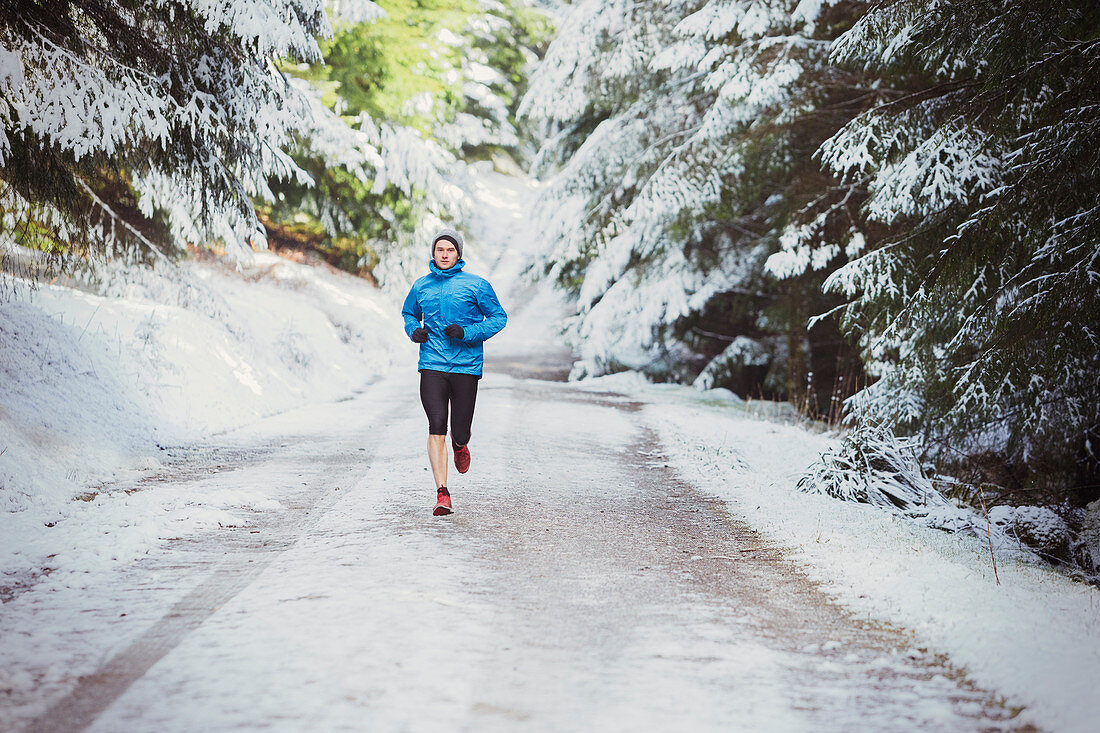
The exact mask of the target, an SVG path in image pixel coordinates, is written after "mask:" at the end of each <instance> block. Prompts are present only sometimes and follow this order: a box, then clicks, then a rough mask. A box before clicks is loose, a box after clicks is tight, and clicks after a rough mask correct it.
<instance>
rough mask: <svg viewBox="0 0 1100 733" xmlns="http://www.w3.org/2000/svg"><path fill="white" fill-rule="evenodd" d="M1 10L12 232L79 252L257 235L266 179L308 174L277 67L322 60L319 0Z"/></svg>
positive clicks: (241, 241) (28, 2) (0, 116)
mask: <svg viewBox="0 0 1100 733" xmlns="http://www.w3.org/2000/svg"><path fill="white" fill-rule="evenodd" d="M364 5H371V3H366V4H362V3H361V4H360V7H363V6H364ZM2 9H3V12H2V13H0V176H2V182H0V207H2V209H3V211H4V212H5V215H4V222H3V225H2V234H3V235H4V236H5V238H6V239H11V238H15V239H17V240H19V241H22V242H23V243H26V244H32V245H35V246H39V247H44V248H50V249H53V250H54V251H80V252H84V253H92V252H103V251H109V250H110V249H111V248H112V247H114V246H116V245H119V244H121V245H122V246H123V247H124V248H136V249H139V250H145V251H151V250H153V249H156V248H157V245H155V244H154V243H153V241H152V239H151V237H150V236H148V235H151V234H152V231H151V230H153V229H159V232H160V234H162V235H163V234H166V233H167V232H168V231H170V232H171V233H173V234H174V235H176V236H178V237H179V238H181V239H183V240H184V241H202V242H205V241H206V240H207V239H209V238H212V237H217V238H221V239H222V240H223V241H224V242H225V243H226V244H227V245H228V246H247V244H249V243H253V242H256V240H257V239H259V240H261V241H262V233H261V230H260V229H259V227H258V224H257V222H256V219H255V216H254V214H253V210H252V206H251V202H250V196H254V195H265V194H267V193H269V189H268V187H267V178H268V176H270V175H277V176H284V177H294V176H297V177H299V178H304V177H305V173H304V172H303V171H301V169H299V168H298V167H297V166H296V165H295V164H294V163H293V161H292V160H291V159H290V158H289V156H287V155H286V154H285V152H283V150H284V147H285V145H286V144H287V142H288V136H289V133H290V130H291V129H292V127H293V124H294V120H296V119H298V118H300V117H301V115H302V114H303V108H304V102H303V100H302V99H301V98H300V97H299V96H298V95H295V94H294V93H293V90H292V89H291V88H290V86H289V85H288V84H287V80H286V79H285V78H284V77H283V76H282V75H281V74H280V73H278V72H277V71H276V69H275V67H274V66H273V63H274V62H277V61H279V60H282V59H294V60H300V61H316V60H319V59H320V49H319V48H318V45H317V41H316V38H317V36H324V35H327V34H329V33H330V32H331V29H330V26H329V21H328V19H327V17H326V14H325V9H324V3H323V2H322V0H234V1H233V2H227V3H190V2H182V1H176V0H164V1H162V2H154V3H150V2H142V1H139V0H111V2H105V1H104V0H82V1H81V2H72V0H50V2H36V1H34V0H19V1H15V0H8V1H7V2H4V3H3V5H2ZM134 191H137V192H138V193H139V194H140V198H139V197H136V196H135V195H134ZM158 209H161V210H164V211H165V212H166V216H162V217H160V218H159V225H158V224H157V223H156V222H154V221H153V217H154V214H155V211H156V210H158ZM153 238H158V239H159V237H153Z"/></svg>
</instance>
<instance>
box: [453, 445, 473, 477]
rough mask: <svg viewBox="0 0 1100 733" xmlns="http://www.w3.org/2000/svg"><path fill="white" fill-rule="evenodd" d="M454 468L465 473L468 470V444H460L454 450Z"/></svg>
mask: <svg viewBox="0 0 1100 733" xmlns="http://www.w3.org/2000/svg"><path fill="white" fill-rule="evenodd" d="M455 468H457V469H458V472H459V473H466V472H467V471H469V470H470V448H469V446H465V445H464V446H462V447H461V448H459V449H457V450H455Z"/></svg>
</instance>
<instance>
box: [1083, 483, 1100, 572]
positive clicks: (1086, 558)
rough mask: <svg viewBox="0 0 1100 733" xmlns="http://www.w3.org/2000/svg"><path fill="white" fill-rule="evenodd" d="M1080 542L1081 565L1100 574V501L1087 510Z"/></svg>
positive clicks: (1089, 506)
mask: <svg viewBox="0 0 1100 733" xmlns="http://www.w3.org/2000/svg"><path fill="white" fill-rule="evenodd" d="M1079 541H1080V544H1081V545H1082V547H1081V552H1080V558H1081V560H1082V563H1081V564H1082V565H1084V566H1085V567H1086V568H1087V569H1089V570H1092V571H1093V572H1100V499H1097V500H1096V501H1094V502H1092V503H1091V504H1089V505H1088V506H1087V507H1086V508H1085V521H1084V523H1083V525H1082V527H1081V536H1080V538H1079Z"/></svg>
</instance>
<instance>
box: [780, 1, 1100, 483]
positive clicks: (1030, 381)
mask: <svg viewBox="0 0 1100 733" xmlns="http://www.w3.org/2000/svg"><path fill="white" fill-rule="evenodd" d="M1098 21H1100V9H1098V7H1097V6H1096V4H1095V3H1091V2H1072V3H1063V4H1058V6H1057V7H1046V6H1044V7H1043V8H1038V7H1035V6H1034V5H1033V4H1032V3H1028V2H1004V3H997V4H994V5H990V6H985V5H976V4H973V3H966V2H915V1H914V2H898V3H884V4H880V5H876V6H874V7H873V8H872V9H871V10H870V12H868V13H867V14H866V15H864V16H863V17H862V18H861V19H860V20H859V22H857V23H856V24H855V25H854V26H853V27H852V29H851V30H849V31H848V32H847V33H845V34H844V35H843V36H842V37H841V38H840V39H838V41H837V43H836V45H835V47H834V48H833V50H832V56H831V58H832V60H833V61H834V62H836V63H838V64H844V65H847V66H858V67H862V68H864V69H867V70H868V71H871V72H874V73H877V74H880V75H882V77H883V80H884V81H883V84H882V85H881V87H880V88H879V90H878V94H879V95H880V104H879V105H878V106H876V107H875V108H873V109H871V110H869V111H867V112H866V113H864V114H862V115H860V116H859V117H857V118H855V119H854V120H852V121H851V122H850V123H848V124H847V125H845V127H844V128H843V129H841V130H840V131H839V132H838V133H837V134H836V135H835V136H834V137H832V138H831V139H830V140H828V141H827V142H826V143H825V144H824V145H823V146H822V148H821V151H820V158H821V160H822V162H823V163H824V164H825V165H826V166H827V167H828V168H829V169H830V170H832V171H833V172H834V173H835V174H837V175H839V176H841V177H843V178H844V179H845V180H846V181H849V182H857V181H858V182H860V185H865V186H866V189H867V191H868V193H869V198H868V200H867V201H866V203H865V205H864V211H865V214H866V216H867V217H868V219H870V220H871V221H872V222H880V223H882V224H886V225H891V226H892V227H894V232H895V234H894V235H893V236H890V237H887V239H886V241H885V243H883V244H882V245H881V246H877V247H875V248H873V249H872V250H871V251H866V252H862V253H861V252H859V251H858V250H857V251H853V252H851V253H850V255H852V256H853V257H854V256H856V255H859V256H858V257H856V258H855V259H853V261H851V262H850V263H848V264H847V265H845V266H844V267H842V268H841V269H839V270H838V271H836V272H833V273H832V274H831V275H830V276H829V278H828V280H827V281H826V287H827V288H828V289H830V290H832V291H834V292H836V293H838V294H841V295H843V296H844V297H845V298H846V299H848V300H849V301H850V302H849V305H848V306H847V307H846V308H845V310H844V318H845V323H846V324H847V326H848V327H849V328H850V329H851V330H852V331H853V332H854V333H858V334H859V335H860V336H861V339H862V341H861V343H862V347H863V350H864V354H865V357H864V358H865V362H866V364H867V365H868V368H869V369H870V370H871V372H872V373H873V374H874V375H875V376H877V377H879V380H878V381H877V382H876V383H875V384H874V385H872V386H871V387H869V388H868V389H867V390H865V391H863V392H862V393H860V394H859V395H857V396H856V397H855V398H853V399H852V400H851V402H850V404H851V407H852V408H853V409H854V410H855V412H856V415H857V417H858V419H860V420H867V421H872V422H878V421H887V422H888V423H889V424H892V425H894V426H895V427H896V428H897V429H899V430H902V431H907V432H917V433H920V434H921V435H922V436H923V439H924V440H925V446H926V448H927V449H928V450H930V451H931V452H932V453H933V454H934V455H936V456H937V457H938V458H940V459H941V460H946V461H949V462H956V463H957V462H958V461H959V459H960V458H965V457H968V456H969V457H977V456H996V459H995V460H996V461H998V462H1000V461H1003V462H1006V464H1007V465H1014V466H1016V467H1017V468H1016V469H1014V470H1013V469H1009V470H1007V471H1006V470H1004V469H1000V468H996V467H994V468H992V469H988V468H987V469H979V470H978V471H977V472H974V473H973V474H972V475H973V477H974V478H975V479H976V480H978V481H988V480H993V481H995V482H997V483H1006V484H1007V485H1008V486H1010V487H1011V488H1016V487H1019V486H1021V485H1022V486H1028V487H1031V488H1040V487H1042V488H1052V489H1055V490H1060V488H1058V487H1070V486H1073V485H1074V484H1087V483H1088V481H1087V480H1086V479H1085V477H1086V476H1088V475H1089V471H1090V469H1089V468H1088V467H1089V466H1090V465H1091V466H1093V467H1094V468H1093V469H1092V470H1095V466H1096V465H1097V457H1096V453H1095V440H1096V438H1097V437H1098V435H1100V358H1098V356H1097V355H1098V353H1100V298H1098V295H1097V294H1098V288H1097V284H1098V282H1100V275H1098V274H1097V273H1098V271H1100V244H1098V243H1100V207H1098V206H1097V195H1098V194H1100V153H1098V150H1100V116H1098V115H1097V114H1096V109H1097V107H1096V103H1097V99H1098V94H1100V88H1098V82H1097V80H1098V79H1100V44H1098V42H1097V41H1096V39H1095V29H1096V27H1097V22H1098ZM910 71H917V72H919V73H921V74H923V77H917V78H918V79H920V80H919V81H915V80H914V77H905V76H903V74H904V73H906V72H910ZM790 250H791V252H794V251H795V249H794V248H790ZM784 256H789V254H785V255H784ZM772 263H774V264H777V265H782V261H781V260H780V258H779V256H777V257H776V258H773V260H772V262H771V263H770V264H772ZM811 266H813V264H811ZM984 462H985V463H987V464H988V462H989V461H988V459H986V460H985V461H984ZM1025 466H1027V467H1026V468H1024V467H1025ZM971 470H972V469H971ZM1014 472H1015V473H1016V476H1013V475H1012V474H1013V473H1014ZM1013 484H1015V486H1013ZM1088 492H1089V489H1088V487H1087V486H1085V487H1084V495H1085V496H1087V495H1088Z"/></svg>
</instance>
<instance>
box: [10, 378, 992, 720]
mask: <svg viewBox="0 0 1100 733" xmlns="http://www.w3.org/2000/svg"><path fill="white" fill-rule="evenodd" d="M424 434H425V426H424V418H423V415H422V414H421V410H420V407H419V404H418V403H417V399H416V383H415V374H412V375H408V376H401V377H391V378H388V379H386V380H383V381H381V382H379V383H376V384H375V385H373V386H371V387H370V388H368V389H367V390H366V391H364V392H363V393H362V394H360V395H359V396H358V397H357V398H356V399H353V400H349V401H344V402H341V403H335V404H330V405H321V406H315V407H312V408H309V409H307V410H301V411H296V412H292V413H286V414H284V415H281V416H278V417H275V418H272V419H268V420H266V421H262V422H260V423H257V424H255V425H253V426H251V427H250V428H248V429H246V430H241V431H237V432H234V433H231V434H229V435H225V436H220V437H219V438H218V440H217V446H218V447H217V450H216V451H214V450H213V449H212V451H211V452H204V451H202V450H198V451H190V452H188V453H187V454H185V455H182V456H180V458H179V460H180V465H179V466H177V471H176V473H178V472H179V471H178V469H179V468H182V467H183V466H188V467H189V471H188V472H187V473H189V474H190V478H188V479H187V483H188V485H187V486H186V487H182V486H181V487H180V489H181V491H186V493H188V494H191V495H197V494H201V493H202V491H203V490H204V488H203V487H204V486H206V487H207V488H206V490H208V491H210V492H218V491H232V490H234V489H240V490H243V489H244V488H245V487H247V488H248V489H249V490H251V491H254V492H256V491H258V492H260V494H262V500H257V501H254V502H253V504H254V506H255V507H256V508H255V509H254V510H253V511H252V512H251V513H250V515H249V518H248V521H241V522H238V524H239V526H234V527H222V528H217V529H210V530H207V531H204V532H201V533H200V534H198V535H193V536H188V537H183V538H180V539H179V540H177V541H174V542H172V543H169V544H168V545H167V546H166V547H164V548H162V549H161V550H158V551H157V552H155V553H153V554H152V555H150V556H149V557H148V558H146V559H144V560H142V561H139V562H138V563H135V564H133V565H131V566H129V567H126V568H124V569H120V570H118V571H117V572H116V574H115V576H114V577H113V578H109V579H106V578H101V579H100V583H99V584H98V585H97V587H94V588H88V589H85V590H84V591H83V592H82V593H80V592H79V591H75V590H74V591H70V592H69V593H68V594H66V593H59V594H53V597H52V601H51V597H49V596H47V597H36V598H34V602H35V604H36V605H37V608H36V609H35V613H36V614H37V618H38V619H39V620H40V621H43V622H45V628H52V629H53V630H54V633H57V634H59V635H60V639H58V640H57V641H55V642H54V643H55V644H58V645H60V646H63V647H65V648H67V649H68V650H69V653H70V657H71V658H70V659H69V661H68V668H69V669H71V670H74V674H73V675H72V677H71V678H68V679H59V680H55V682H54V685H53V689H45V690H40V691H39V692H40V694H39V695H38V700H37V702H36V701H34V700H28V701H27V702H28V705H27V707H26V708H25V712H26V713H28V714H29V713H32V712H33V713H34V715H33V716H30V715H28V717H35V720H34V722H33V723H31V724H30V727H29V728H28V730H41V731H46V730H48V731H55V732H56V731H68V730H81V729H84V728H85V727H87V729H88V730H92V731H104V732H106V731H122V730H125V731H158V732H163V731H194V730H219V731H220V730H238V729H245V730H247V729H260V728H263V729H266V730H286V731H298V730H305V729H307V728H308V729H314V730H486V729H490V730H491V729H508V730H511V729H524V730H579V729H586V730H597V729H598V730H669V729H691V730H754V731H755V730H784V731H787V730H855V729H914V730H962V729H967V730H969V729H989V728H994V729H996V728H1000V727H1007V726H1010V722H1006V721H1005V718H1006V717H1007V712H1006V711H1005V710H1004V709H1003V708H1001V707H999V706H998V705H997V704H995V703H994V701H993V699H992V697H991V696H990V695H987V694H985V693H983V692H980V691H975V690H973V689H970V688H969V687H968V686H967V685H965V684H963V685H960V684H959V683H958V681H957V675H956V674H955V673H954V672H953V670H952V669H951V668H950V667H947V666H944V665H943V664H942V662H940V661H937V660H935V659H933V658H930V657H927V656H925V655H923V654H922V653H920V652H919V651H918V650H916V649H915V648H913V646H912V645H911V643H910V641H909V640H908V639H907V637H906V636H905V635H904V634H902V633H899V632H897V631H893V630H891V629H889V628H883V627H881V626H880V625H876V624H872V623H869V622H867V621H866V620H860V619H857V618H854V617H853V616H851V615H849V614H848V613H846V612H844V611H842V610H840V609H839V608H837V607H836V606H834V605H832V604H830V603H829V601H828V600H827V599H826V598H825V596H824V595H823V594H822V593H821V592H820V591H818V590H816V589H815V587H814V586H813V585H812V584H810V583H809V582H808V581H806V580H805V579H804V578H803V577H802V576H801V575H800V574H799V573H798V571H797V570H795V569H794V568H793V567H792V566H791V565H790V564H789V563H788V562H786V561H785V560H784V558H783V553H782V551H781V550H780V549H779V548H776V547H773V546H771V545H770V544H768V543H767V542H765V541H763V540H762V539H761V538H760V537H759V536H758V535H756V534H755V533H754V532H753V531H752V530H751V529H749V527H748V526H747V525H746V524H745V523H744V522H743V521H742V520H741V519H739V518H737V517H734V516H731V515H730V514H729V513H728V511H727V509H726V508H725V504H724V503H723V502H721V501H718V500H716V499H714V498H713V497H711V496H709V495H708V494H707V493H706V492H705V491H700V490H699V489H698V488H696V487H693V486H690V485H688V484H687V483H685V482H684V481H682V480H680V479H678V478H677V476H676V475H675V474H674V473H673V471H672V470H671V469H669V468H667V467H666V464H665V461H664V460H663V458H662V450H663V447H662V445H661V443H660V441H659V439H658V438H657V435H656V433H654V432H653V431H652V430H651V429H649V428H648V427H647V426H646V424H645V422H644V419H643V412H642V411H641V410H639V405H638V404H637V403H635V402H632V401H630V400H629V399H627V398H624V397H621V396H618V395H615V394H610V393H608V394H601V393H593V392H591V391H587V392H586V391H581V390H577V389H575V388H573V387H571V386H569V385H566V384H561V383H551V382H540V381H534V380H523V379H517V378H515V377H513V376H510V375H507V374H503V373H492V374H489V375H488V376H487V377H486V379H485V380H484V381H483V383H482V391H481V393H480V396H479V405H478V414H477V417H476V420H475V438H474V440H473V442H472V444H471V447H472V449H473V456H474V464H473V469H472V470H471V471H470V473H468V474H466V475H465V476H461V477H457V476H452V479H451V486H452V491H453V495H454V498H455V505H456V514H454V515H453V516H451V517H447V518H434V517H432V516H431V514H430V509H431V506H432V503H433V491H432V484H431V478H430V475H429V473H428V472H427V471H426V470H425V457H424V451H423V443H424ZM210 461H213V463H212V464H209V465H208V466H207V468H205V469H204V465H207V464H208V463H209V462H210ZM160 488H164V487H163V486H162V487H160ZM274 502H278V504H277V505H276V504H275V503H274ZM77 593H79V599H75V598H74V597H73V595H74V594H77ZM39 595H40V594H36V593H33V592H32V593H29V594H28V596H39ZM16 600H17V601H19V600H21V599H16ZM28 600H29V599H28ZM74 600H79V603H80V604H81V606H82V607H81V608H80V612H79V613H75V614H74V613H73V611H74V608H73V602H74ZM51 602H52V603H53V604H54V606H53V607H51ZM66 612H68V613H69V614H70V615H71V620H70V621H69V623H68V625H66V624H65V623H62V622H61V621H60V618H59V617H60V616H62V615H64V614H65V613H66ZM55 617H57V618H55ZM25 633H27V634H31V635H33V634H34V631H33V630H32V629H26V631H25ZM44 636H45V635H44ZM9 722H12V721H9Z"/></svg>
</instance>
